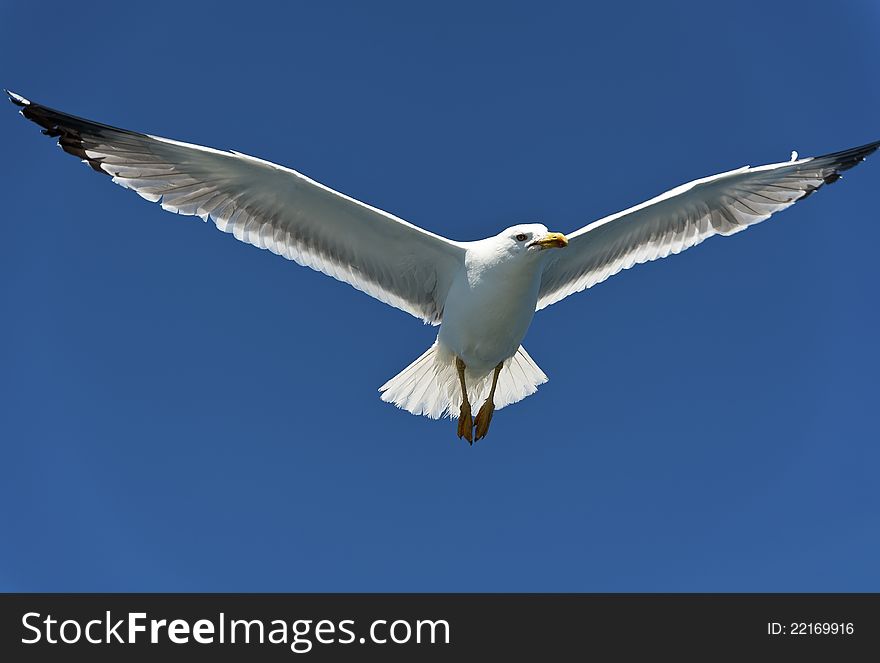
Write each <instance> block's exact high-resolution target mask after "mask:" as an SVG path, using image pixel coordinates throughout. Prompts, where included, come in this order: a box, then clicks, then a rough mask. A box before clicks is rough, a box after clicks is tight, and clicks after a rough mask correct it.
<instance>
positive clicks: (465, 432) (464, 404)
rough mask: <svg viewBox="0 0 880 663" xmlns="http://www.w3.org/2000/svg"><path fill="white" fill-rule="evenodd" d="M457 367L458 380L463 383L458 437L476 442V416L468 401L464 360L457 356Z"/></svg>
mask: <svg viewBox="0 0 880 663" xmlns="http://www.w3.org/2000/svg"><path fill="white" fill-rule="evenodd" d="M455 369H456V370H457V371H458V381H459V382H460V383H461V411H460V412H459V414H458V439H459V440H460V439H461V438H462V437H464V439H466V440H467V441H468V442H470V443H471V444H473V443H474V418H473V417H472V416H471V404H470V402H469V401H468V395H467V387H466V386H465V384H464V362H463V361H462V360H461V358H459V357H456V358H455Z"/></svg>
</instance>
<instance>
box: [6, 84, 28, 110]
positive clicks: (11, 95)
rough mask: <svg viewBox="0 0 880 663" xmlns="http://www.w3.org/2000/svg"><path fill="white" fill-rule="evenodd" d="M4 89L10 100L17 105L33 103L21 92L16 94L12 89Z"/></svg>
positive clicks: (22, 105)
mask: <svg viewBox="0 0 880 663" xmlns="http://www.w3.org/2000/svg"><path fill="white" fill-rule="evenodd" d="M3 91H4V92H5V93H6V94H7V95H8V96H9V101H11V102H12V103H13V104H15V105H16V106H20V107H24V106H30V105H31V102H30V100H28V99H25V98H24V97H22V96H21V95H20V94H16V93H15V92H13V91H12V90H7V89H6V88H3Z"/></svg>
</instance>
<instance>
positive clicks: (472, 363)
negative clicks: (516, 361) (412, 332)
mask: <svg viewBox="0 0 880 663" xmlns="http://www.w3.org/2000/svg"><path fill="white" fill-rule="evenodd" d="M494 240H495V238H490V239H488V240H483V241H480V242H473V243H472V244H471V245H470V246H469V247H468V251H467V254H466V255H465V264H464V269H462V270H461V271H460V272H459V273H458V274H457V275H456V277H455V280H454V281H453V282H452V287H451V288H450V290H449V296H448V297H447V298H446V306H445V307H444V310H443V322H442V324H441V326H440V334H439V335H438V337H437V341H438V343H439V344H440V346H441V347H442V348H443V349H444V350H448V351H450V352H452V353H453V354H455V355H457V356H458V357H461V359H462V360H463V361H464V363H465V365H466V366H467V368H468V370H469V371H470V372H472V373H474V374H477V375H485V374H486V373H488V372H489V371H491V370H493V369H494V368H495V366H497V365H498V363H499V362H502V361H504V360H505V359H509V358H510V357H512V356H513V354H514V353H515V352H516V351H517V348H519V346H520V344H521V343H522V341H523V338H525V335H526V332H527V331H528V329H529V325H530V324H531V323H532V318H533V317H534V315H535V307H536V306H537V303H538V289H539V288H540V286H541V271H542V262H543V261H542V260H541V252H536V253H535V254H534V255H530V256H526V260H518V259H516V256H511V255H508V253H507V251H506V250H505V249H504V247H500V246H499V245H498V243H497V242H496V241H494Z"/></svg>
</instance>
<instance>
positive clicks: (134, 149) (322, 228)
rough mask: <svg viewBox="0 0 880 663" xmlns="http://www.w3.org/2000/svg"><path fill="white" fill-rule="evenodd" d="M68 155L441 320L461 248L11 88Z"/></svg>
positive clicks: (294, 175)
mask: <svg viewBox="0 0 880 663" xmlns="http://www.w3.org/2000/svg"><path fill="white" fill-rule="evenodd" d="M8 94H9V97H10V99H11V100H12V102H13V103H15V104H16V105H18V106H21V114H22V115H24V117H26V118H27V119H29V120H31V121H33V122H36V123H37V124H39V125H40V126H41V127H43V133H44V134H46V135H48V136H53V137H58V144H59V145H60V146H61V147H62V148H64V151H65V152H68V153H69V154H73V155H74V156H77V157H79V158H80V159H82V160H83V161H84V162H85V163H88V164H89V165H90V166H91V167H92V168H94V169H95V170H96V171H98V172H99V173H104V174H106V175H110V176H111V177H112V178H113V181H114V182H116V183H117V184H120V185H122V186H124V187H126V188H129V189H133V190H134V191H136V192H137V193H138V194H140V195H141V196H142V197H143V198H146V199H147V200H149V201H151V202H160V203H161V205H162V207H163V208H164V209H166V210H169V211H172V212H177V213H179V214H188V215H197V216H200V217H201V218H202V220H204V221H207V220H208V218H210V219H211V220H213V221H214V223H215V224H216V225H217V227H218V228H219V229H220V230H223V231H224V232H228V233H232V235H233V236H234V237H235V238H236V239H239V240H241V241H243V242H247V243H249V244H253V245H254V246H256V247H259V248H261V249H269V250H270V251H272V252H273V253H277V254H279V255H282V256H284V257H285V258H288V259H289V260H293V261H295V262H297V263H299V264H300V265H305V266H306V267H311V268H312V269H315V270H318V271H320V272H323V273H324V274H327V275H329V276H332V277H334V278H336V279H339V280H340V281H345V282H346V283H349V284H350V285H352V286H354V287H355V288H357V289H358V290H362V291H363V292H365V293H367V294H368V295H372V296H373V297H375V298H376V299H378V300H380V301H383V302H385V303H386V304H390V305H391V306H394V307H397V308H399V309H402V310H404V311H407V312H408V313H411V314H412V315H414V316H416V317H418V318H421V319H423V320H424V321H425V322H429V323H432V324H439V323H440V321H441V318H442V316H443V305H444V303H445V301H446V294H447V293H448V291H449V286H450V285H451V283H452V278H453V277H454V275H455V273H456V271H457V269H459V267H460V265H461V264H462V263H463V260H464V252H465V250H464V248H462V247H461V246H460V245H459V244H457V243H455V242H451V241H449V240H447V239H445V238H443V237H440V236H439V235H435V234H433V233H430V232H427V231H426V230H422V229H421V228H418V227H416V226H414V225H412V224H410V223H407V222H406V221H403V220H402V219H399V218H397V217H396V216H393V215H391V214H388V213H387V212H383V211H382V210H379V209H376V208H374V207H370V206H369V205H366V204H364V203H361V202H359V201H357V200H354V199H353V198H349V197H348V196H345V195H343V194H341V193H337V192H336V191H333V190H332V189H330V188H328V187H326V186H323V185H322V184H319V183H317V182H315V181H313V180H311V179H309V178H307V177H305V176H304V175H301V174H300V173H298V172H296V171H294V170H290V169H289V168H284V167H283V166H278V165H276V164H273V163H270V162H268V161H263V160H261V159H256V158H254V157H250V156H247V155H245V154H240V153H238V152H224V151H221V150H215V149H211V148H208V147H202V146H200V145H190V144H188V143H180V142H177V141H174V140H168V139H166V138H160V137H158V136H149V135H146V134H141V133H136V132H134V131H127V130H125V129H117V128H115V127H110V126H107V125H104V124H98V123H97V122H92V121H90V120H84V119H82V118H79V117H75V116H73V115H68V114H67V113H62V112H60V111H56V110H53V109H51V108H47V107H46V106H42V105H40V104H37V103H33V102H31V101H28V100H27V99H25V98H24V97H21V96H19V95H17V94H14V93H11V92H8Z"/></svg>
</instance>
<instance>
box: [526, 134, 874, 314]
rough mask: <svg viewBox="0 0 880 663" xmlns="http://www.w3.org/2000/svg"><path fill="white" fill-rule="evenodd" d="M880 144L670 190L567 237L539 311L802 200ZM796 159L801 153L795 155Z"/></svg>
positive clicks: (546, 276) (550, 267)
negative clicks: (640, 265)
mask: <svg viewBox="0 0 880 663" xmlns="http://www.w3.org/2000/svg"><path fill="white" fill-rule="evenodd" d="M878 147H880V141H878V142H875V143H869V144H868V145H864V146H862V147H856V148H853V149H851V150H844V151H842V152H835V153H834V154H827V155H825V156H821V157H812V158H808V159H800V160H793V161H790V162H787V163H775V164H770V165H767V166H760V167H758V168H750V167H749V166H745V167H743V168H740V169H738V170H732V171H730V172H727V173H721V174H720V175H713V176H712V177H706V178H703V179H700V180H694V181H693V182H690V183H688V184H684V185H682V186H680V187H677V188H675V189H672V190H671V191H667V192H666V193H664V194H663V195H661V196H658V197H656V198H653V199H651V200H649V201H647V202H645V203H642V204H641V205H636V206H635V207H631V208H630V209H628V210H624V211H623V212H618V213H617V214H612V215H611V216H608V217H605V218H604V219H600V220H599V221H595V222H594V223H591V224H590V225H588V226H585V227H584V228H581V229H580V230H578V231H576V232H574V233H573V234H571V235H569V236H568V240H569V242H568V247H567V248H566V249H565V250H564V251H553V252H552V255H551V256H549V260H548V262H547V264H546V265H545V268H544V273H543V276H542V279H541V290H540V294H539V296H538V306H537V308H538V310H540V309H542V308H544V307H546V306H549V305H550V304H553V303H554V302H558V301H559V300H560V299H563V298H565V297H568V296H569V295H571V294H573V293H575V292H580V291H581V290H585V289H586V288H590V287H592V286H594V285H596V284H597V283H601V282H602V281H604V280H605V279H607V278H608V277H609V276H613V275H614V274H617V272H619V271H621V270H622V269H629V268H630V267H632V266H633V265H637V264H639V263H643V262H648V261H650V260H656V259H657V258H665V257H666V256H668V255H669V254H671V253H680V252H681V251H684V250H685V249H688V248H690V247H692V246H696V245H697V244H699V243H700V242H702V241H703V240H704V239H706V238H707V237H711V236H712V235H732V234H734V233H737V232H739V231H741V230H745V229H746V228H748V227H749V226H752V225H754V224H756V223H760V222H761V221H764V220H765V219H768V218H770V215H771V214H773V213H774V212H778V211H779V210H783V209H785V208H786V207H789V206H791V205H793V204H794V203H796V202H797V201H798V200H803V199H804V198H806V197H807V196H809V195H810V194H811V193H813V192H814V191H816V190H817V189H819V188H820V187H821V186H822V185H823V184H832V183H833V182H836V181H837V180H838V179H840V173H841V172H843V171H844V170H848V169H850V168H852V167H854V166H856V165H858V164H859V163H861V162H862V161H864V160H865V157H867V156H868V155H869V154H871V153H872V152H874V151H875V150H876V149H877V148H878ZM792 156H793V157H795V156H796V155H792Z"/></svg>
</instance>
